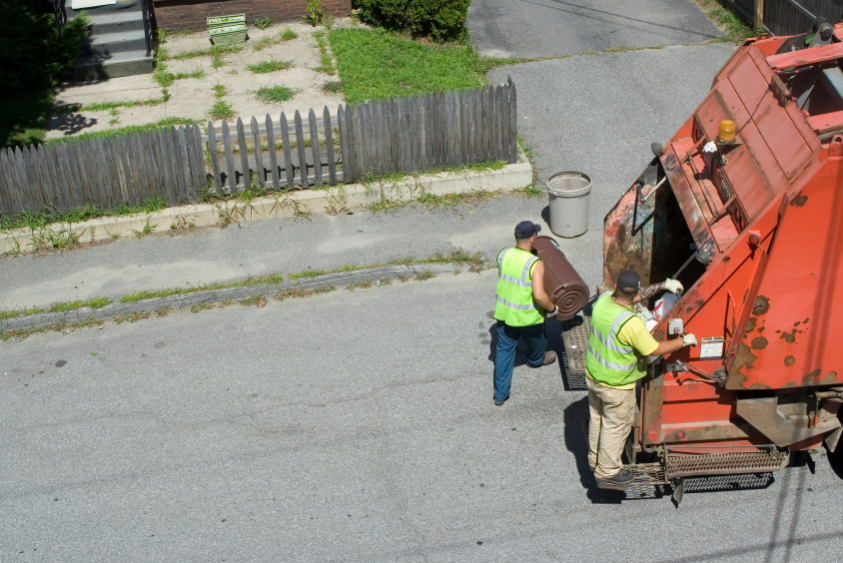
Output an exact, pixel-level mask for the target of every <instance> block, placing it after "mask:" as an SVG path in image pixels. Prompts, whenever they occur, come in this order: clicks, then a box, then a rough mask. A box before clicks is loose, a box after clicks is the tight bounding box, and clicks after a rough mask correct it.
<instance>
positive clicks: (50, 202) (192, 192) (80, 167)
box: [0, 125, 207, 216]
mask: <svg viewBox="0 0 843 563" xmlns="http://www.w3.org/2000/svg"><path fill="white" fill-rule="evenodd" d="M206 183H207V180H206V172H205V162H204V155H203V154H202V141H201V137H200V131H199V127H198V126H196V125H193V126H188V127H163V128H160V129H157V130H152V131H143V132H142V133H132V134H130V135H117V136H114V137H105V138H99V139H95V140H77V141H76V142H62V143H56V144H52V145H40V146H28V147H24V148H23V149H21V148H20V147H18V148H15V149H14V150H12V149H4V150H0V213H3V214H6V215H11V216H13V215H18V214H19V213H21V212H22V211H27V212H29V213H33V214H34V213H38V212H39V211H41V210H42V209H52V210H57V211H60V212H66V211H70V210H71V209H74V208H76V209H80V208H82V207H84V206H85V205H86V204H89V205H97V206H99V207H101V208H103V209H114V208H115V207H117V206H118V205H120V204H124V205H131V206H134V205H139V204H140V203H142V202H143V201H144V200H145V199H147V198H150V197H164V198H166V200H167V202H168V204H169V205H178V204H179V203H183V202H187V201H194V200H195V199H196V196H197V195H198V189H199V188H201V187H202V186H204V185H206Z"/></svg>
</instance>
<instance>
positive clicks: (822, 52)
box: [767, 43, 843, 70]
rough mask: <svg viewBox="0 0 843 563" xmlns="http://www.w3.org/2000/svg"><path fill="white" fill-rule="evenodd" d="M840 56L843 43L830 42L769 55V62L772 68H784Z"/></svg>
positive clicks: (842, 55) (842, 51)
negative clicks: (820, 45) (819, 45)
mask: <svg viewBox="0 0 843 563" xmlns="http://www.w3.org/2000/svg"><path fill="white" fill-rule="evenodd" d="M840 57H843V43H830V44H828V45H824V46H822V47H814V48H812V49H802V50H801V51H792V52H789V53H782V54H781V55H771V56H769V57H767V64H769V65H770V68H774V69H776V70H782V69H785V68H793V67H797V66H803V65H809V64H816V63H822V62H825V61H830V60H832V59H839V58H840Z"/></svg>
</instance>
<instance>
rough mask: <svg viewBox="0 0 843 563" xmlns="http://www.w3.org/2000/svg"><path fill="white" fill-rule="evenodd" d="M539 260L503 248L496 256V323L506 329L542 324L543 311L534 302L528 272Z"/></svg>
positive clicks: (522, 251)
mask: <svg viewBox="0 0 843 563" xmlns="http://www.w3.org/2000/svg"><path fill="white" fill-rule="evenodd" d="M538 260H539V259H538V258H537V257H535V256H533V255H532V254H530V253H529V252H527V251H526V250H521V249H520V248H506V249H504V250H501V252H500V253H499V254H498V289H497V302H496V303H495V318H496V319H497V320H499V321H503V322H505V323H506V324H508V325H509V326H529V325H535V324H540V323H542V322H543V321H544V314H543V311H544V309H542V308H541V307H539V306H538V305H537V304H536V303H535V301H533V277H532V272H531V270H532V268H533V265H534V264H535V263H536V262H537V261H538Z"/></svg>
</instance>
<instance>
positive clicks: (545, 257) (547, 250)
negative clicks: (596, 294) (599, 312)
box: [533, 237, 588, 321]
mask: <svg viewBox="0 0 843 563" xmlns="http://www.w3.org/2000/svg"><path fill="white" fill-rule="evenodd" d="M533 249H534V250H535V253H536V256H538V257H539V258H541V259H542V262H544V289H545V291H546V292H547V295H548V297H549V298H550V300H551V301H552V302H553V303H554V304H555V305H556V306H557V307H559V312H558V313H556V320H557V321H568V320H571V319H573V318H574V317H575V316H576V315H577V313H579V312H580V311H581V310H582V308H583V307H585V305H586V303H588V286H586V285H585V282H584V281H583V279H582V278H581V277H580V275H579V274H578V273H577V271H576V270H575V269H574V267H573V266H571V263H570V262H568V259H567V258H565V255H564V254H563V253H562V251H561V250H559V246H558V245H557V244H556V241H555V240H553V239H552V238H550V237H536V242H535V243H534V244H533Z"/></svg>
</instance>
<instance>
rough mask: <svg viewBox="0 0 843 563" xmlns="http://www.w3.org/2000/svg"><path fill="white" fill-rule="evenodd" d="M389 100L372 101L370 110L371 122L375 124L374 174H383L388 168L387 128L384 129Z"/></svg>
mask: <svg viewBox="0 0 843 563" xmlns="http://www.w3.org/2000/svg"><path fill="white" fill-rule="evenodd" d="M388 103H389V102H388V101H387V100H386V99H383V100H375V101H374V102H373V103H372V110H373V114H374V120H373V123H374V125H375V134H374V135H373V138H374V140H375V150H376V151H377V157H376V159H377V160H376V168H375V173H376V174H383V173H384V172H386V171H387V170H388V166H389V164H388V162H389V160H390V154H389V148H388V147H387V144H386V137H387V129H386V120H387V117H386V113H387V108H386V106H387V104H388Z"/></svg>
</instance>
